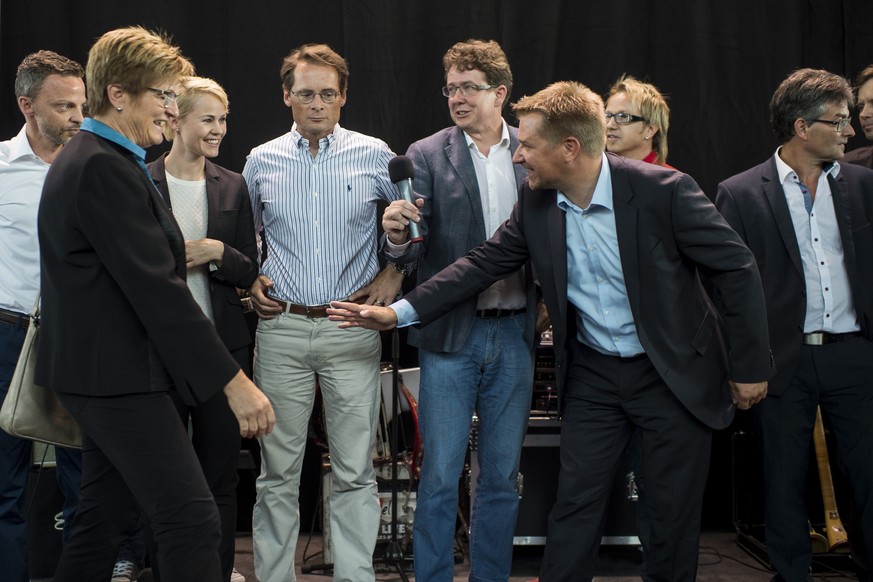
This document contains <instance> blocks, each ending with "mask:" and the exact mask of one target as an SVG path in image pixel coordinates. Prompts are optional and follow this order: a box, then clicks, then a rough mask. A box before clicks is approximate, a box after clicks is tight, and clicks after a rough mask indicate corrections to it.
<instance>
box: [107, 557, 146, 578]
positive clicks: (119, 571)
mask: <svg viewBox="0 0 873 582" xmlns="http://www.w3.org/2000/svg"><path fill="white" fill-rule="evenodd" d="M140 574H142V568H140V567H139V566H137V565H136V564H134V563H133V562H131V561H130V560H118V561H117V562H115V568H113V569H112V580H111V582H133V581H134V580H136V579H137V578H139V577H140Z"/></svg>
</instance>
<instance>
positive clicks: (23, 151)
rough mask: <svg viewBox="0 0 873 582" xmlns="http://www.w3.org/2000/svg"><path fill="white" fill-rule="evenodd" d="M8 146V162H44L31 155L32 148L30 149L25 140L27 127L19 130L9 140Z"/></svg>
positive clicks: (28, 143) (28, 142) (27, 140)
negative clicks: (20, 160) (27, 160)
mask: <svg viewBox="0 0 873 582" xmlns="http://www.w3.org/2000/svg"><path fill="white" fill-rule="evenodd" d="M10 142H11V143H10V144H9V161H10V162H11V161H14V160H17V159H20V158H34V159H37V160H40V161H43V163H45V161H44V160H43V159H42V158H40V157H39V156H38V155H36V154H35V153H33V148H32V147H30V140H29V139H27V125H26V124H25V126H24V127H22V128H21V131H19V132H18V135H16V136H15V137H14V138H12V139H11V140H10Z"/></svg>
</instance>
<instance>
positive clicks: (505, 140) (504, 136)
mask: <svg viewBox="0 0 873 582" xmlns="http://www.w3.org/2000/svg"><path fill="white" fill-rule="evenodd" d="M500 123H501V124H502V125H501V131H500V141H499V142H497V143H496V144H494V145H493V146H491V149H494V148H503V147H506V148H508V147H509V126H507V125H506V121H505V120H504V119H503V118H501V119H500ZM461 133H463V134H464V140H465V141H466V142H467V147H468V148H470V149H472V148H475V147H477V146H476V142H474V141H473V138H472V137H470V135H469V134H468V133H467V132H466V131H462V132H461Z"/></svg>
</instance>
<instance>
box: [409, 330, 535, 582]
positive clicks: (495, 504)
mask: <svg viewBox="0 0 873 582" xmlns="http://www.w3.org/2000/svg"><path fill="white" fill-rule="evenodd" d="M524 323H525V316H524V315H518V316H515V317H506V318H500V319H478V318H477V319H476V320H475V321H474V323H473V327H472V329H471V330H470V334H469V336H468V337H467V341H466V343H465V344H464V346H463V347H462V348H461V349H460V350H459V351H457V352H455V353H436V352H429V351H426V350H421V351H420V352H419V362H420V364H421V385H420V387H419V400H420V402H419V422H420V430H421V437H422V441H423V445H424V459H423V465H422V473H421V482H420V483H419V486H418V500H417V506H416V509H415V519H414V522H413V527H414V537H413V539H414V542H413V547H414V551H415V577H416V579H417V580H427V581H428V582H443V581H446V582H450V581H451V580H452V578H453V568H454V535H455V520H456V518H457V509H458V480H459V478H460V475H461V470H462V468H463V466H464V456H465V452H466V449H467V442H468V438H469V434H470V424H471V421H472V417H473V412H474V410H475V412H476V414H477V415H478V417H479V440H478V445H479V446H478V461H479V466H480V472H479V476H478V478H477V480H476V494H475V497H474V504H473V509H472V516H471V519H470V580H476V581H486V580H487V581H491V580H495V581H496V580H502V581H505V580H507V579H508V578H509V573H510V568H511V566H512V537H513V534H514V532H515V519H516V516H517V514H518V491H517V488H516V485H517V483H516V481H517V479H518V464H519V459H520V457H521V446H522V443H523V442H524V435H525V432H526V431H527V421H528V417H529V416H530V399H531V387H532V385H533V351H532V349H531V347H530V346H528V345H527V343H526V342H525V341H524V337H523V332H524Z"/></svg>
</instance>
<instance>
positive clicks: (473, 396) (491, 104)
mask: <svg viewBox="0 0 873 582" xmlns="http://www.w3.org/2000/svg"><path fill="white" fill-rule="evenodd" d="M443 65H444V68H445V72H446V86H445V87H444V88H443V93H444V94H445V96H446V97H447V98H448V105H449V113H450V114H451V116H452V121H454V122H455V125H454V126H452V127H449V128H447V129H443V130H441V131H438V132H437V133H435V134H433V135H432V136H430V137H428V138H425V139H423V140H421V141H418V142H416V143H414V144H412V145H411V146H410V147H409V150H408V151H407V152H406V153H407V156H409V158H410V159H411V161H412V164H413V167H414V169H415V179H414V182H413V189H414V190H415V193H416V194H417V195H418V196H420V197H421V198H422V199H423V200H424V203H423V204H424V205H423V207H422V212H421V217H422V221H421V222H420V223H419V225H420V228H421V232H422V234H423V235H424V241H423V242H422V243H421V244H410V243H409V238H408V236H407V235H408V234H409V233H408V230H407V229H406V228H405V227H406V221H407V219H406V218H405V217H403V214H402V213H403V211H404V209H405V211H406V213H407V214H408V215H411V214H410V213H411V212H415V211H416V208H415V207H414V206H413V205H411V204H410V203H409V202H405V201H403V200H397V201H395V202H392V203H391V205H390V206H389V207H388V208H387V209H386V212H385V218H384V219H383V223H386V227H387V228H386V233H387V246H388V252H387V257H388V258H389V260H391V261H394V262H399V263H410V262H414V261H416V260H417V261H418V268H417V275H418V277H417V282H418V283H419V284H421V283H422V282H424V281H427V280H428V279H429V278H430V277H432V276H433V275H435V274H436V273H438V272H439V271H441V270H442V269H443V268H445V267H446V266H448V265H450V264H451V263H452V262H454V261H455V260H456V259H458V258H459V257H462V256H464V255H465V254H467V252H469V251H470V249H472V248H475V247H476V246H478V245H479V244H481V243H482V242H483V241H484V240H485V239H487V238H488V237H489V236H490V235H492V234H493V233H494V231H495V230H497V228H498V227H499V226H500V225H501V224H502V223H503V221H505V220H506V219H507V218H508V217H509V213H510V211H511V210H512V207H513V206H514V204H515V201H516V199H517V196H518V195H517V192H518V187H519V185H520V184H521V182H522V180H523V179H524V174H525V172H524V169H523V168H522V167H521V166H518V165H515V164H513V163H512V152H513V151H515V148H517V147H518V137H517V136H518V130H517V129H516V128H514V127H510V126H509V125H507V123H506V122H505V121H504V120H503V117H502V115H501V112H502V110H503V107H504V106H505V105H506V103H507V102H508V100H509V94H510V92H511V90H512V72H511V71H510V68H509V62H508V61H507V59H506V55H505V54H504V53H503V50H502V49H501V48H500V45H498V44H497V43H496V42H494V41H488V42H485V41H480V40H471V41H467V42H459V43H457V44H455V45H454V46H452V47H451V48H450V49H449V50H448V52H447V53H446V54H445V56H444V57H443ZM398 219H399V220H398ZM536 311H537V310H536V295H535V292H534V286H533V284H532V281H531V271H530V268H529V267H528V268H522V269H519V270H518V271H516V272H514V273H512V274H510V275H509V276H508V277H506V278H505V279H503V280H501V281H499V282H497V283H495V284H494V285H492V286H491V287H490V288H489V289H487V290H486V291H485V292H483V293H481V294H479V295H476V296H471V297H469V298H468V299H467V300H466V301H464V302H463V303H462V304H460V305H459V306H458V307H456V308H455V309H453V310H452V311H451V312H449V313H447V314H446V315H445V316H443V317H441V318H439V319H437V320H436V321H434V322H433V323H431V324H430V325H427V326H424V327H422V328H413V329H411V330H410V331H409V343H410V344H412V345H414V346H416V347H418V348H419V362H420V364H421V382H420V387H419V409H418V411H419V423H420V426H421V435H422V440H423V445H424V450H425V451H426V453H425V455H424V459H423V465H422V472H421V481H420V483H419V486H418V501H417V505H416V508H415V521H414V527H415V544H414V551H415V562H414V563H415V576H416V578H418V579H420V580H444V579H450V578H451V577H452V571H453V568H454V536H455V521H456V518H457V510H456V508H457V506H458V479H459V478H460V475H461V470H462V468H463V466H464V458H465V454H466V450H467V442H468V440H469V439H468V437H469V434H470V424H471V420H472V417H473V414H474V413H475V414H476V415H477V417H478V419H479V423H478V440H477V466H478V467H479V472H478V476H477V479H476V484H475V487H476V488H475V494H474V496H473V507H472V517H471V520H470V530H471V531H470V545H471V549H470V557H471V561H472V562H473V563H472V565H471V566H472V567H471V569H472V571H473V572H474V573H475V576H476V577H477V579H483V580H500V579H503V580H505V579H507V578H508V577H509V574H510V569H511V566H512V540H513V534H514V531H515V520H516V515H517V513H518V499H519V493H518V490H517V487H516V482H517V478H518V467H519V461H520V457H521V446H522V443H523V442H524V436H525V433H526V429H527V421H528V418H529V416H530V408H531V386H532V384H533V335H534V322H535V316H536ZM489 338H491V339H490V341H489Z"/></svg>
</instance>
